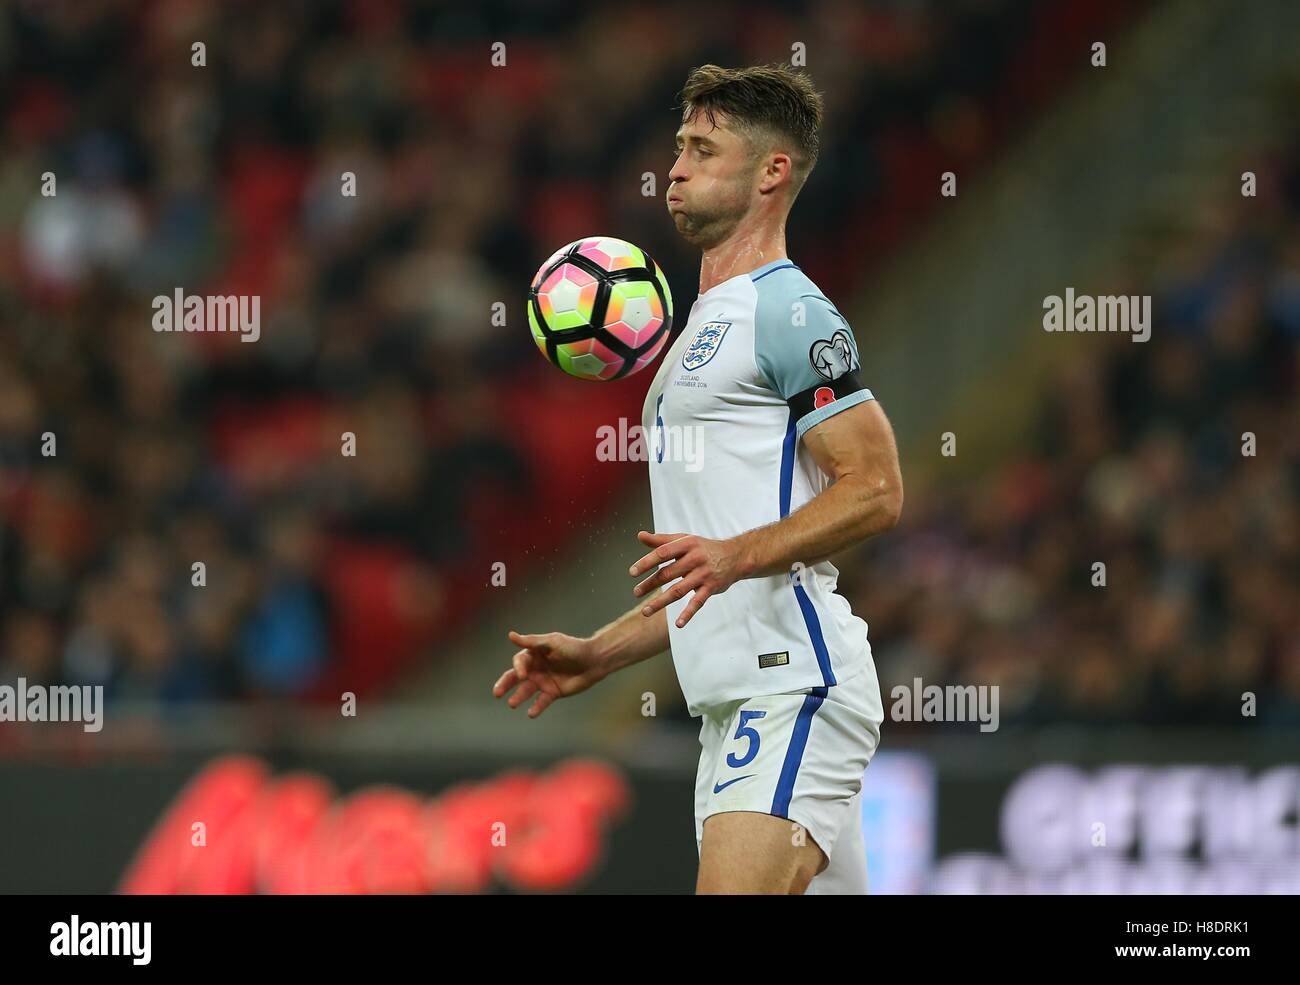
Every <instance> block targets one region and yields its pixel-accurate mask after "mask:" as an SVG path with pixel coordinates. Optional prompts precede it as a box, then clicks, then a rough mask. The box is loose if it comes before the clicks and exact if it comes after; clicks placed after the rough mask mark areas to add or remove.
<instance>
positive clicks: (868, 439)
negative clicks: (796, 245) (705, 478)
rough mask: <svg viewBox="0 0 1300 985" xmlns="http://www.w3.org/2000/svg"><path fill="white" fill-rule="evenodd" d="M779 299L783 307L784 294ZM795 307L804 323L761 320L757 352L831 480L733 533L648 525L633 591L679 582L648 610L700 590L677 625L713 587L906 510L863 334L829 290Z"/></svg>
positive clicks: (854, 537)
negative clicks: (713, 536) (867, 380)
mask: <svg viewBox="0 0 1300 985" xmlns="http://www.w3.org/2000/svg"><path fill="white" fill-rule="evenodd" d="M774 307H775V309H776V311H777V312H782V311H784V310H785V305H784V301H782V302H781V303H779V304H777V305H775V306H774ZM792 307H794V308H796V309H798V310H799V311H800V313H801V314H803V315H805V318H804V319H803V320H801V323H800V324H798V325H796V324H794V323H793V322H792V323H791V324H789V325H786V324H783V323H782V322H781V321H780V319H779V316H775V317H763V318H758V319H756V321H757V323H758V325H759V328H760V333H759V338H758V341H757V343H756V346H755V355H756V359H757V362H758V366H759V370H760V372H761V373H762V374H763V377H764V379H765V380H766V381H767V382H768V384H769V385H770V386H771V387H772V388H773V389H774V390H776V391H777V392H779V393H780V394H781V395H782V396H783V397H785V399H786V401H787V403H788V404H789V405H790V409H791V412H792V420H794V421H796V422H797V425H798V427H797V431H798V436H799V437H801V439H802V441H803V444H804V447H805V448H806V449H807V450H808V453H809V455H810V456H811V457H812V459H813V461H814V462H816V463H817V466H818V467H819V468H820V469H821V470H822V471H823V472H825V473H826V475H827V476H828V477H829V478H830V479H831V480H832V481H831V484H830V485H829V486H828V487H827V488H826V489H824V490H823V491H822V492H821V493H819V494H818V495H817V496H814V497H813V498H812V499H811V500H810V501H809V502H808V503H806V504H805V505H804V506H803V507H802V508H800V509H798V510H796V511H795V512H793V513H791V514H789V515H788V516H785V517H783V518H782V519H781V520H779V521H777V522H775V523H771V524H768V525H767V526H763V527H758V528H757V529H754V530H749V531H746V532H745V533H743V534H739V535H738V536H736V537H731V538H728V539H727V540H710V539H708V538H705V537H698V536H695V535H692V534H689V533H653V534H652V533H647V532H645V531H642V532H641V533H640V534H638V537H639V539H640V540H641V542H642V543H643V544H645V545H646V546H648V547H653V548H654V550H652V551H651V552H650V553H649V554H646V555H645V556H644V557H642V558H641V559H640V560H639V561H637V563H636V564H634V565H633V566H632V568H631V573H632V575H634V576H638V575H642V574H646V573H650V577H648V578H646V579H645V580H644V581H642V582H641V583H640V584H639V585H637V586H636V588H635V589H634V590H633V594H634V595H636V596H637V597H638V598H639V597H641V596H643V595H646V594H648V593H649V592H651V591H653V590H655V589H656V588H658V587H659V586H661V585H669V583H671V582H674V581H675V582H676V584H672V585H671V586H670V587H668V588H667V589H665V590H664V591H663V592H661V593H660V594H659V595H657V596H655V598H653V599H652V600H650V601H648V602H647V603H646V605H645V607H644V608H643V609H642V612H643V614H645V615H647V616H648V615H652V614H653V613H654V612H656V611H658V610H659V609H661V608H663V607H664V606H666V605H668V604H669V603H671V602H674V601H676V600H677V599H681V598H684V597H685V596H686V595H688V594H690V593H694V594H693V595H692V597H691V600H690V601H689V602H688V603H687V604H686V606H685V607H684V608H683V609H682V612H681V614H680V615H679V616H678V618H677V626H678V627H679V628H680V627H682V626H685V625H686V623H687V622H689V621H690V619H691V617H692V616H693V615H694V614H695V613H696V612H698V611H699V608H700V606H702V605H703V604H704V603H705V601H707V600H708V598H709V596H710V595H717V594H719V593H721V592H725V591H726V590H727V589H728V588H730V587H731V586H732V585H734V584H735V583H736V582H737V581H739V580H740V579H742V578H760V577H764V576H767V575H774V574H781V573H783V572H787V571H789V570H790V569H791V567H792V566H793V565H794V564H795V563H796V562H800V563H803V564H805V565H811V564H816V563H818V562H819V561H824V560H825V559H826V558H828V557H830V556H831V555H832V554H835V553H837V552H838V551H841V550H844V549H845V548H847V547H851V546H853V545H854V544H857V543H859V542H861V541H862V540H865V539H866V538H867V537H870V536H872V535H874V534H878V533H880V532H882V531H884V530H888V529H890V528H891V527H893V526H894V525H895V524H896V523H897V522H898V518H899V515H900V514H901V512H902V508H903V479H902V475H901V474H900V471H899V467H898V450H897V448H896V446H895V443H894V433H893V430H892V429H891V428H890V426H889V421H888V420H887V419H886V418H885V413H884V411H883V410H881V409H880V404H879V403H878V402H877V401H876V400H875V398H874V397H873V396H872V394H871V391H870V390H868V389H866V388H865V387H864V386H862V384H861V383H860V382H858V379H857V375H856V371H857V369H858V367H859V362H858V351H857V343H856V340H855V339H854V337H853V334H852V332H851V331H850V330H849V327H848V324H847V323H846V322H845V321H844V319H843V317H842V316H841V315H840V313H839V312H838V311H836V310H835V308H834V306H832V305H831V304H830V302H829V301H826V299H825V298H824V297H820V296H815V295H805V296H803V297H802V298H800V299H799V300H798V303H797V304H796V305H794V306H792ZM669 561H671V562H672V563H671V564H666V563H665V562H669ZM661 565H662V567H660V566H661ZM655 569H658V570H655Z"/></svg>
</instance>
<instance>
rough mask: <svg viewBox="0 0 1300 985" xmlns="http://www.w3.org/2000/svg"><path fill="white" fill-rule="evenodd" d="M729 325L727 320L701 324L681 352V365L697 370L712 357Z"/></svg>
mask: <svg viewBox="0 0 1300 985" xmlns="http://www.w3.org/2000/svg"><path fill="white" fill-rule="evenodd" d="M730 327H731V322H729V321H711V322H705V323H704V324H703V325H701V326H700V329H699V331H697V332H696V333H695V338H693V339H691V344H690V345H688V346H687V347H686V351H685V352H683V353H682V366H684V367H685V368H686V369H688V370H697V369H699V368H700V367H701V366H703V365H704V364H705V363H707V362H708V361H709V360H710V359H712V358H713V357H714V355H715V354H716V353H717V351H718V346H720V345H722V337H723V336H724V335H726V334H727V329H729V328H730Z"/></svg>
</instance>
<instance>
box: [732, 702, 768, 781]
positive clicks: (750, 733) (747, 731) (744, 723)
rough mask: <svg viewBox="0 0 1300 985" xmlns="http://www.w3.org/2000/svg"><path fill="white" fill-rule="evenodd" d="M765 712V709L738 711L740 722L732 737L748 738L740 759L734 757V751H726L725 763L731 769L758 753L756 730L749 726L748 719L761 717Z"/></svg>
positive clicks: (743, 763)
mask: <svg viewBox="0 0 1300 985" xmlns="http://www.w3.org/2000/svg"><path fill="white" fill-rule="evenodd" d="M766 714H767V712H765V711H742V712H741V713H740V724H739V725H737V726H736V734H735V735H733V736H732V738H733V739H748V740H749V748H748V749H746V750H745V755H744V756H742V757H741V758H740V759H737V758H736V754H735V753H734V752H729V753H727V765H728V766H730V767H731V768H732V769H737V768H739V767H741V766H744V765H745V764H746V763H748V762H750V761H752V760H753V758H754V757H755V756H757V755H758V742H759V739H758V732H757V731H756V730H754V729H753V728H752V727H751V726H750V724H749V721H750V719H751V718H762V717H763V716H764V715H766Z"/></svg>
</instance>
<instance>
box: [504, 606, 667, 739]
mask: <svg viewBox="0 0 1300 985" xmlns="http://www.w3.org/2000/svg"><path fill="white" fill-rule="evenodd" d="M641 608H642V607H641V605H638V606H637V607H636V608H634V609H631V610H630V611H628V612H627V613H625V614H624V615H622V616H620V617H619V618H618V619H615V620H614V621H613V622H612V623H610V624H609V625H608V626H605V627H603V628H602V629H600V630H597V631H596V632H595V633H593V634H592V635H591V636H588V637H585V638H579V637H577V636H569V635H567V634H565V633H537V634H531V635H525V634H523V633H516V632H515V631H514V630H511V631H510V634H509V636H510V641H511V642H512V643H514V644H515V645H516V646H518V647H521V649H520V650H519V652H518V653H516V654H515V657H514V660H513V661H512V665H511V667H510V669H509V670H507V671H506V672H505V673H504V674H502V675H501V676H500V677H499V678H498V679H497V682H496V684H494V685H493V686H492V696H493V697H495V698H500V697H503V696H504V695H506V694H507V693H509V692H510V690H511V689H512V688H515V691H514V693H513V694H511V695H510V697H509V699H507V701H506V704H508V705H509V706H510V707H511V708H518V707H519V706H520V705H522V704H523V703H524V702H525V701H527V700H528V699H529V698H531V697H532V696H533V695H534V694H535V695H537V700H536V701H534V702H533V704H532V707H530V708H529V709H528V717H529V718H536V717H537V716H538V715H540V714H541V713H542V712H544V711H545V710H546V709H547V707H548V706H549V705H550V704H551V702H553V701H555V700H556V699H557V698H567V697H570V696H572V695H575V694H580V693H581V692H583V691H585V690H587V688H589V687H591V686H592V685H593V684H596V683H598V682H599V681H602V680H604V679H605V678H606V677H608V676H609V675H610V674H612V673H614V672H615V671H617V670H622V669H623V668H624V667H630V666H632V664H635V663H640V662H641V661H642V660H649V659H650V658H651V657H654V656H657V655H659V654H660V653H663V652H664V651H665V650H667V649H668V610H667V609H660V610H659V611H657V612H655V613H654V615H651V616H644V615H642V614H641ZM516 685H517V687H516Z"/></svg>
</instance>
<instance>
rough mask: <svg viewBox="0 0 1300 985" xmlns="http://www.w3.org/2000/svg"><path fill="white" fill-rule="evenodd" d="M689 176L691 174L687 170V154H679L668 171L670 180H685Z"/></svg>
mask: <svg viewBox="0 0 1300 985" xmlns="http://www.w3.org/2000/svg"><path fill="white" fill-rule="evenodd" d="M689 177H690V175H689V174H688V173H687V171H686V155H685V154H679V155H677V160H676V161H674V162H673V166H672V168H671V169H670V170H669V172H668V180H669V181H671V182H677V181H685V180H686V179H687V178H689Z"/></svg>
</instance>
